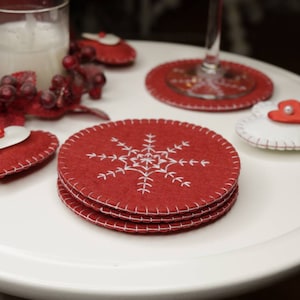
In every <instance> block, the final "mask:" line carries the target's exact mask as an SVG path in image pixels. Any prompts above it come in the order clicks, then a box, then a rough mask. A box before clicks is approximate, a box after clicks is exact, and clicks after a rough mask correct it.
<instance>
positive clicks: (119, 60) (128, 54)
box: [78, 39, 136, 65]
mask: <svg viewBox="0 0 300 300" xmlns="http://www.w3.org/2000/svg"><path fill="white" fill-rule="evenodd" d="M78 44H79V45H80V46H81V47H83V46H92V47H94V48H95V49H96V57H97V59H98V60H99V61H100V62H102V63H105V64H110V65H124V64H129V63H132V62H133V61H134V60H135V58H136V50H135V49H134V48H132V47H131V46H130V45H129V44H128V43H126V42H125V41H124V40H120V42H119V43H117V44H116V45H105V44H101V43H98V42H97V41H93V40H88V39H82V40H79V41H78Z"/></svg>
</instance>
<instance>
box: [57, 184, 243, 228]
mask: <svg viewBox="0 0 300 300" xmlns="http://www.w3.org/2000/svg"><path fill="white" fill-rule="evenodd" d="M58 195H59V197H60V199H61V200H62V202H63V203H64V204H65V205H66V206H67V207H68V208H69V209H71V210H72V211H73V212H74V213H75V214H77V215H79V216H80V217H82V218H83V219H85V220H87V221H89V222H91V223H93V224H95V225H98V226H102V227H105V228H108V229H112V230H116V231H121V232H126V233H136V234H157V233H158V234H160V233H172V232H178V231H183V230H188V229H193V228H197V227H199V226H204V225H208V224H210V223H212V222H214V221H216V220H218V219H219V218H221V217H222V216H224V215H225V214H226V213H227V212H228V211H229V210H230V209H231V208H232V206H233V204H234V203H235V201H236V199H237V193H234V194H233V195H232V197H231V198H230V199H229V200H228V201H227V202H226V203H225V204H224V205H223V206H221V207H219V208H218V209H217V210H215V211H214V212H211V213H210V212H209V213H207V214H205V215H202V216H200V217H194V218H192V219H189V220H183V221H177V222H169V223H136V222H131V221H124V220H122V219H119V218H114V217H111V216H109V215H105V214H102V213H100V212H97V211H95V210H93V209H92V208H90V207H87V206H85V205H84V204H82V203H81V202H79V201H78V200H77V199H75V198H74V197H73V196H72V195H71V194H70V193H69V192H68V191H67V190H66V189H65V188H64V186H63V185H62V184H61V182H60V181H58Z"/></svg>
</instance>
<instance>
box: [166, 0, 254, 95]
mask: <svg viewBox="0 0 300 300" xmlns="http://www.w3.org/2000/svg"><path fill="white" fill-rule="evenodd" d="M222 8H223V0H209V10H208V28H207V34H206V44H205V48H206V55H205V58H204V59H203V60H202V61H201V62H200V63H199V62H197V63H196V62H195V63H194V64H193V65H190V64H189V65H186V66H177V67H174V68H173V69H171V70H170V71H169V72H168V73H167V75H166V83H167V85H168V86H169V87H171V88H172V89H173V90H174V91H176V92H178V93H180V94H183V95H186V96H190V97H196V98H201V99H206V100H221V99H236V98H238V97H242V96H244V95H247V94H248V93H250V92H251V91H252V90H253V89H254V88H255V79H254V78H253V77H252V76H251V75H250V74H248V73H247V71H246V70H245V68H241V66H240V65H238V64H235V63H230V62H222V63H221V62H220V59H219V52H220V41H221V28H222Z"/></svg>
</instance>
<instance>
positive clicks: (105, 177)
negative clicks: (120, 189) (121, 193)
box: [97, 167, 125, 180]
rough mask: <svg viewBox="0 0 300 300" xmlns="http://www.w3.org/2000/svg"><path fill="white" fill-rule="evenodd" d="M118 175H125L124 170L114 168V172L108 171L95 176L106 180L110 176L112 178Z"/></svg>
mask: <svg viewBox="0 0 300 300" xmlns="http://www.w3.org/2000/svg"><path fill="white" fill-rule="evenodd" d="M118 173H122V174H125V170H124V169H123V168H121V167H118V168H116V169H115V170H114V171H112V170H108V171H107V172H105V173H99V174H98V176H97V178H100V179H103V180H106V179H107V177H110V176H112V177H117V174H118Z"/></svg>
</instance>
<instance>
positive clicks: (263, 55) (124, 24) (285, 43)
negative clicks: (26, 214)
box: [71, 0, 300, 74]
mask: <svg viewBox="0 0 300 300" xmlns="http://www.w3.org/2000/svg"><path fill="white" fill-rule="evenodd" d="M207 12H208V0H184V1H183V0H101V1H100V0H71V23H72V28H73V32H74V34H75V35H78V34H79V33H80V32H94V33H96V32H99V31H105V32H110V33H114V34H117V35H119V36H120V37H122V38H124V39H137V40H155V41H168V42H176V43H186V44H191V45H198V46H204V45H205V34H206V26H207ZM299 38H300V0H224V11H223V30H222V42H221V48H222V50H224V51H229V52H233V53H238V54H242V55H245V56H249V57H253V58H256V59H259V60H262V61H265V62H269V63H272V64H274V65H277V66H279V67H283V68H285V69H288V70H290V71H293V72H295V73H298V74H300V59H299V54H300V43H299Z"/></svg>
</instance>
